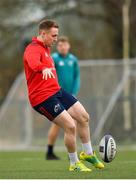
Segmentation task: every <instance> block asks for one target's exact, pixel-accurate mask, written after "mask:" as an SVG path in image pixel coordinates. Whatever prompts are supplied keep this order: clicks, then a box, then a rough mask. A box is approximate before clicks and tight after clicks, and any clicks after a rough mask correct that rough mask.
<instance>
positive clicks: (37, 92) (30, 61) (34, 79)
mask: <svg viewBox="0 0 136 180" xmlns="http://www.w3.org/2000/svg"><path fill="white" fill-rule="evenodd" d="M24 68H25V75H26V80H27V86H28V94H29V100H30V103H31V105H32V106H33V107H34V106H36V105H38V104H40V103H41V102H43V101H44V100H46V99H47V98H48V97H50V96H52V95H53V94H55V93H56V92H57V91H59V89H60V86H59V84H58V78H57V73H56V69H55V66H54V62H53V59H52V57H51V56H50V49H49V48H48V47H46V46H44V44H43V43H42V42H41V41H39V40H38V39H37V38H32V42H31V43H30V44H29V45H28V46H27V47H26V49H25V52H24ZM45 68H53V70H52V72H53V74H54V76H55V78H48V79H47V80H45V79H42V70H43V69H45Z"/></svg>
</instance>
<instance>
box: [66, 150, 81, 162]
mask: <svg viewBox="0 0 136 180" xmlns="http://www.w3.org/2000/svg"><path fill="white" fill-rule="evenodd" d="M68 156H69V159H70V164H71V165H73V164H75V163H76V162H78V161H79V159H78V156H77V152H74V153H68Z"/></svg>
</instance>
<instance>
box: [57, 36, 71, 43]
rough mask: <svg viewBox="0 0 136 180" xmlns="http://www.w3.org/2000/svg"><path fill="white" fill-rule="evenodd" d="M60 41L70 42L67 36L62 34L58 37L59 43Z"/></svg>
mask: <svg viewBox="0 0 136 180" xmlns="http://www.w3.org/2000/svg"><path fill="white" fill-rule="evenodd" d="M59 42H68V43H70V42H69V39H68V37H67V36H60V37H59V38H58V43H59Z"/></svg>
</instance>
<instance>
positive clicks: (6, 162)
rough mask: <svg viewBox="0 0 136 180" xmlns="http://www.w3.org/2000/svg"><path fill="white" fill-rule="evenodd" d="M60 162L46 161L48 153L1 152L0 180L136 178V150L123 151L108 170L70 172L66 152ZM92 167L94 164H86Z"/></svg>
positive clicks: (110, 164) (61, 154)
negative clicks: (10, 179)
mask: <svg viewBox="0 0 136 180" xmlns="http://www.w3.org/2000/svg"><path fill="white" fill-rule="evenodd" d="M58 155H59V156H60V157H61V160H60V161H46V160H45V159H44V152H0V179H8V178H12V179H24V178H26V179H29V178H35V179H40V178H42V179H46V178H48V179H51V178H52V179H101V178H107V179H109V178H122V179H125V178H133V179H134V178H136V151H120V152H118V153H117V156H116V158H115V159H114V161H113V162H111V163H109V164H105V166H106V167H105V169H104V170H98V169H94V168H92V169H93V171H92V172H91V173H88V172H86V173H83V172H69V171H68V166H69V163H68V158H67V155H66V153H58ZM85 164H86V165H87V166H88V167H92V166H91V164H89V163H85Z"/></svg>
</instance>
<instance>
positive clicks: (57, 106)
mask: <svg viewBox="0 0 136 180" xmlns="http://www.w3.org/2000/svg"><path fill="white" fill-rule="evenodd" d="M60 109H61V107H60V104H56V105H55V107H54V112H55V113H57V112H58V111H59V110H60Z"/></svg>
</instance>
